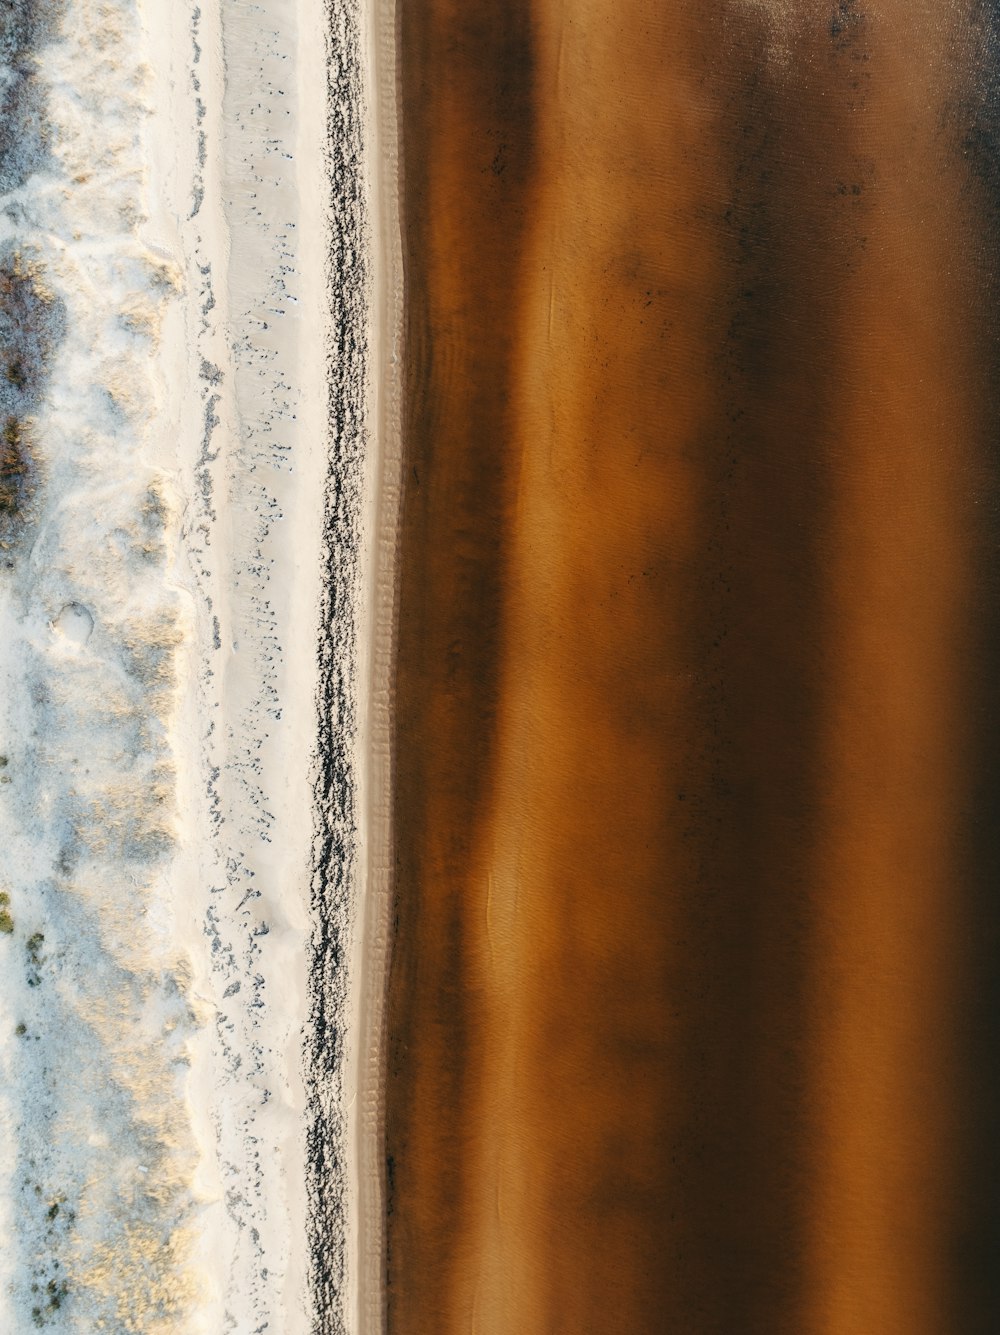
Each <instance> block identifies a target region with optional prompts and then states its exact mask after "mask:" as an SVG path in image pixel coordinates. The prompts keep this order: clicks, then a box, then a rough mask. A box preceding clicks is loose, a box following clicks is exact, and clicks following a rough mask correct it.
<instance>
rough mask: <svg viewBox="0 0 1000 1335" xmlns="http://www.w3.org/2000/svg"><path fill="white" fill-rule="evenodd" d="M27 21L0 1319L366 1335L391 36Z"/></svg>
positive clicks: (100, 12)
mask: <svg viewBox="0 0 1000 1335" xmlns="http://www.w3.org/2000/svg"><path fill="white" fill-rule="evenodd" d="M22 8H23V9H24V13H25V15H27V17H24V16H22V15H21V9H22ZM36 8H37V9H38V11H39V12H41V11H44V12H45V14H47V13H48V10H47V9H46V8H45V6H41V7H36ZM29 9H30V7H29V6H24V7H21V6H14V7H13V11H12V14H11V16H10V17H8V18H5V19H3V20H2V23H3V24H6V25H7V26H6V28H5V29H4V31H3V34H2V35H3V37H4V40H5V41H6V43H7V46H6V47H5V48H4V49H5V51H7V52H8V53H9V60H10V62H11V64H10V66H9V69H10V71H13V73H12V74H10V77H9V79H8V82H7V84H5V87H6V88H8V90H11V89H12V90H13V91H12V92H11V91H8V93H7V94H5V96H7V97H8V98H10V97H15V96H16V97H17V98H18V99H19V101H18V102H17V107H18V108H19V110H18V114H19V115H21V116H22V117H25V118H27V119H25V121H24V123H25V125H27V126H29V127H30V125H31V124H32V123H33V122H32V121H31V116H36V117H37V119H38V122H39V124H42V123H44V125H45V126H46V136H45V137H44V138H43V137H41V136H40V137H39V139H38V148H37V152H36V155H35V157H34V158H32V157H31V156H30V154H29V153H28V152H27V149H26V150H25V152H24V153H22V158H23V161H22V160H21V159H16V160H15V159H14V158H12V157H11V155H10V153H9V152H8V154H7V157H6V158H5V162H6V164H7V165H6V168H5V172H6V175H5V176H4V177H3V180H2V181H0V186H2V188H3V191H4V192H5V193H4V196H3V203H4V215H3V216H4V221H3V225H2V234H0V246H4V247H6V250H5V252H4V253H5V255H6V256H7V257H8V259H7V260H5V261H4V263H5V264H7V266H8V268H7V269H5V271H4V272H5V273H7V272H8V270H9V273H10V277H9V278H5V279H4V282H5V283H6V284H7V287H6V288H5V292H6V294H7V296H5V301H6V303H7V304H6V305H5V307H4V317H3V318H4V320H5V321H7V324H6V325H5V329H6V330H7V343H6V344H5V347H6V348H10V347H12V346H13V344H12V343H11V340H12V339H13V340H14V342H15V343H16V342H17V340H20V341H21V342H20V343H19V344H18V345H17V346H23V347H24V348H25V349H28V350H29V351H30V349H31V348H35V347H36V345H37V347H38V348H39V349H40V351H39V352H38V353H37V355H36V354H35V353H31V355H32V356H36V361H37V369H35V364H34V363H31V364H30V365H29V363H28V361H27V360H26V359H27V357H28V355H29V351H25V352H24V353H22V354H20V356H21V361H17V362H11V363H10V365H11V366H12V367H13V370H11V371H10V372H9V375H8V380H9V383H10V385H11V386H13V388H12V389H11V390H10V391H4V393H5V394H7V396H8V397H10V395H11V394H13V395H14V398H13V399H12V400H11V404H10V405H8V407H7V411H8V412H12V411H13V412H17V413H22V412H23V413H24V418H23V420H24V425H23V426H22V425H21V424H20V423H21V420H22V419H21V417H18V418H16V419H14V418H11V419H10V421H12V422H14V425H10V426H9V427H8V432H7V434H8V437H9V441H10V442H13V443H9V444H8V447H7V448H8V452H9V457H7V456H5V458H6V462H5V465H4V467H5V470H7V471H6V472H5V478H6V477H10V478H12V479H14V481H13V482H12V483H11V484H9V485H10V488H11V490H10V491H9V493H5V496H9V499H7V500H5V502H4V504H5V506H6V511H5V516H6V517H4V518H3V522H4V524H5V525H6V527H5V530H4V535H3V538H4V551H5V552H7V553H8V559H7V568H8V569H7V577H6V582H5V583H4V586H3V588H2V589H0V621H2V625H3V643H4V649H3V655H2V656H3V668H4V672H5V676H6V679H7V681H8V684H9V689H8V693H7V706H6V713H5V723H4V728H5V742H4V746H3V750H4V752H5V753H6V754H5V756H4V760H3V766H4V778H5V785H6V786H5V787H4V789H3V794H2V796H3V797H4V799H5V802H4V805H3V808H2V810H0V823H2V824H3V828H4V832H5V838H7V839H8V840H9V842H10V846H11V848H12V852H13V853H14V858H13V861H12V862H11V863H10V866H9V868H8V870H7V873H6V876H5V880H4V885H3V887H2V892H3V895H4V900H3V904H4V916H3V918H2V923H3V927H4V934H3V936H2V937H0V950H3V951H6V952H8V953H9V954H10V956H11V961H12V962H13V961H14V960H15V959H17V958H18V956H19V957H20V964H19V967H17V968H14V967H13V966H12V964H11V965H7V964H5V966H4V974H5V979H6V981H5V982H4V984H3V988H4V1015H5V1017H6V1019H5V1029H4V1032H3V1034H2V1036H0V1063H2V1067H3V1072H4V1079H5V1089H6V1093H5V1095H4V1096H3V1099H2V1101H0V1102H2V1108H0V1117H2V1124H3V1127H4V1130H5V1133H6V1134H7V1136H8V1139H9V1140H10V1143H11V1144H13V1145H15V1146H16V1147H17V1152H16V1155H15V1156H14V1157H13V1158H12V1160H11V1162H10V1165H9V1166H8V1167H7V1168H6V1169H5V1170H4V1176H5V1185H4V1187H3V1194H2V1218H3V1219H4V1220H5V1221H6V1225H7V1226H8V1227H9V1228H12V1229H13V1230H14V1232H15V1234H16V1236H17V1237H18V1238H19V1242H20V1244H21V1245H20V1247H19V1248H13V1249H8V1250H7V1251H6V1252H5V1256H4V1259H3V1261H2V1263H0V1268H2V1276H0V1279H2V1284H0V1288H2V1292H0V1325H2V1326H3V1327H4V1329H9V1330H12V1331H13V1330H18V1331H20V1330H26V1329H28V1328H29V1326H30V1325H31V1324H32V1323H34V1324H35V1325H46V1326H49V1327H51V1328H53V1329H58V1330H66V1331H70V1330H72V1331H81V1332H82V1331H91V1330H95V1331H96V1330H104V1329H114V1330H116V1331H117V1330H120V1331H123V1332H124V1331H136V1332H139V1331H141V1332H143V1335H160V1333H161V1332H162V1335H167V1332H175V1331H176V1332H184V1335H194V1333H195V1332H205V1335H220V1332H223V1331H235V1332H241V1333H243V1332H245V1333H246V1335H250V1333H251V1332H252V1331H259V1330H263V1329H265V1328H267V1329H271V1330H280V1331H281V1332H282V1333H283V1335H305V1333H306V1332H340V1331H355V1330H360V1329H362V1326H363V1323H362V1320H361V1316H360V1311H361V1307H362V1305H363V1304H365V1305H367V1309H368V1311H369V1315H368V1316H367V1318H366V1324H364V1327H363V1328H365V1329H368V1330H376V1329H379V1328H380V1320H381V1318H380V1316H379V1310H380V1306H381V1294H380V1289H379V1276H380V1273H381V1264H380V1260H379V1258H380V1256H381V1231H382V1226H381V1210H382V1204H381V1187H380V1172H379V1167H378V1163H379V1155H378V1154H377V1152H376V1150H375V1148H374V1146H375V1137H376V1136H377V1135H378V1127H379V1111H378V1108H379V1092H378V1091H379V1073H380V1069H381V1068H380V1058H379V1055H378V1054H379V1048H378V1042H377V1036H378V1033H379V1031H380V1025H381V1019H380V1012H379V1005H380V998H381V996H382V992H383V990H384V984H383V979H382V975H381V970H382V969H383V967H384V959H385V950H386V941H387V927H388V916H387V903H388V901H387V898H386V895H387V888H388V882H387V871H386V868H387V866H388V857H389V855H388V851H387V850H388V843H387V839H388V825H387V810H388V805H387V792H388V782H389V776H388V770H387V760H386V754H387V741H386V734H387V726H388V725H387V710H388V685H387V682H388V671H389V662H390V655H391V625H392V560H393V546H394V539H393V532H394V529H393V523H394V521H393V514H394V511H395V504H396V502H395V499H394V496H395V489H396V488H397V486H398V483H397V481H396V477H395V473H394V468H395V467H397V465H396V464H395V463H391V462H390V463H389V464H386V465H383V462H382V455H381V454H380V452H379V450H378V448H377V446H378V441H379V439H380V438H381V434H383V433H388V435H389V437H391V438H393V439H395V437H394V436H393V434H392V433H393V430H394V428H393V427H392V425H391V423H392V420H393V406H392V396H391V393H389V394H387V393H386V391H385V390H384V389H383V388H382V385H383V383H384V384H386V385H387V384H389V383H390V382H391V373H392V364H393V362H394V359H395V358H396V357H397V356H398V351H397V350H395V349H393V347H392V341H391V339H388V340H384V339H383V337H382V321H383V320H387V321H390V322H392V321H397V322H398V315H397V314H396V307H395V305H394V302H395V300H396V296H395V287H394V284H395V283H396V282H397V275H396V272H395V270H391V263H390V257H391V255H392V253H393V252H392V248H391V243H390V244H389V245H388V247H387V248H385V249H384V250H378V249H377V238H378V237H380V236H381V235H382V234H383V231H385V232H386V233H387V234H388V235H389V236H392V235H395V234H396V233H395V231H394V224H393V226H388V227H384V226H383V224H382V222H381V221H378V219H379V218H381V216H382V215H381V212H380V211H382V212H384V213H386V214H387V215H388V214H391V213H392V210H393V209H394V207H395V205H394V200H393V194H392V186H391V179H392V178H391V173H390V175H389V176H388V177H387V178H386V181H387V182H388V183H389V184H388V186H387V189H386V193H385V195H384V196H383V195H382V194H380V191H379V182H378V177H377V176H376V174H374V173H373V172H372V171H371V169H370V161H369V158H368V157H366V154H371V153H372V152H374V151H375V145H376V144H377V143H381V144H382V145H383V148H382V149H381V150H380V151H382V152H384V154H385V156H386V161H387V162H389V161H391V149H390V148H389V147H388V145H389V143H390V142H391V120H390V121H387V122H386V125H387V128H386V129H385V130H384V131H382V130H381V129H380V128H379V125H380V119H379V117H378V116H377V115H376V107H375V91H374V90H375V87H376V79H377V77H379V75H378V71H377V68H376V53H377V51H378V50H379V46H380V43H381V46H382V51H383V55H382V56H381V57H380V60H381V61H385V60H389V61H391V22H392V21H391V17H389V18H387V17H386V11H385V10H383V9H380V10H379V11H378V13H377V14H376V11H375V9H374V7H373V8H372V9H371V11H370V12H369V11H368V10H365V11H362V10H360V9H356V8H354V7H353V6H348V5H344V6H338V5H327V4H325V3H323V2H322V0H299V2H298V3H293V2H292V0H270V2H269V3H267V4H249V3H245V2H243V0H219V2H218V3H213V4H207V5H198V4H193V3H191V4H188V3H184V4H179V5H170V4H165V3H159V0H141V2H140V3H136V0H115V3H111V4H106V3H105V4H98V3H96V0H66V3H64V4H62V5H53V6H52V7H51V11H52V12H51V17H50V18H46V17H44V16H43V17H42V18H40V19H37V21H36V19H34V18H31V17H30V15H29V14H28V11H29ZM14 11H16V12H14ZM32 12H34V11H32ZM22 70H24V71H28V73H26V74H21V73H18V71H22ZM390 77H391V76H390ZM18 80H20V82H18ZM32 99H34V100H32ZM11 105H13V104H11ZM384 109H385V110H387V111H391V110H392V99H391V97H390V98H388V99H387V100H386V101H385V108H384ZM380 135H381V136H382V138H381V139H380V138H379V136H380ZM24 143H26V144H27V143H28V140H27V132H26V134H25V137H24ZM46 143H47V144H48V145H49V147H48V148H46V147H45V144H46ZM28 147H29V148H30V144H28ZM373 220H374V225H373ZM390 270H391V271H392V274H393V276H392V277H390V276H389V274H390ZM22 273H23V277H22V276H20V275H22ZM376 289H377V290H378V293H379V296H378V301H377V302H376V300H375V293H376ZM12 293H13V294H14V296H16V298H17V301H18V302H20V305H19V306H16V307H15V305H13V304H12V303H13V301H14V296H11V295H10V294H12ZM21 293H23V296H22V295H18V294H21ZM33 294H37V295H33ZM32 303H34V304H32ZM19 311H20V312H21V314H20V315H19V314H18V312H19ZM18 319H20V320H21V324H20V325H18V324H17V323H16V321H17V320H18ZM29 319H30V320H31V321H33V322H34V323H33V325H32V326H31V327H30V328H29V327H28V324H27V323H26V322H27V321H28V320H29ZM43 321H48V323H47V324H44V323H43ZM12 322H13V323H12ZM39 329H41V335H39V333H38V330H39ZM39 337H41V338H42V341H41V343H39V342H38V339H39ZM32 339H34V340H35V341H34V342H31V340H32ZM25 340H27V341H25ZM375 348H378V349H379V356H380V357H382V358H383V359H384V360H383V362H382V363H381V364H377V363H376V361H375V359H374V353H373V351H372V350H373V349H375ZM10 356H14V353H12V352H8V357H10ZM22 363H23V366H24V367H25V368H27V369H23V370H22ZM383 377H384V381H383ZM5 383H7V382H5ZM379 423H383V424H384V425H382V426H379V425H378V424H379ZM29 432H30V436H29ZM397 435H398V433H397ZM36 440H37V442H38V446H37V451H38V452H37V455H35V456H30V455H29V454H28V453H27V450H28V447H29V443H33V442H34V441H36ZM394 448H395V449H396V454H392V452H391V451H390V452H389V453H388V454H387V455H386V458H388V459H396V458H398V446H397V447H394ZM35 460H37V470H36V464H35ZM22 478H23V479H26V481H25V482H24V483H23V484H22V481H21V479H22ZM36 479H37V480H36ZM4 485H5V486H8V483H6V482H5V484H4ZM15 487H16V488H17V490H16V491H15V490H13V488H15ZM376 572H378V573H376ZM373 702H374V703H373ZM29 812H32V814H31V816H30V818H29V817H28V815H27V813H29ZM369 884H370V885H372V886H373V887H375V889H374V891H373V892H369V890H368V888H367V887H368V886H369ZM379 895H381V899H379ZM8 920H9V924H10V930H9V931H8V930H7V923H8ZM363 1017H365V1018H363ZM7 1020H9V1023H7ZM77 1062H82V1078H81V1073H78V1072H75V1074H74V1078H73V1079H72V1080H70V1079H68V1078H67V1077H68V1074H69V1072H70V1069H71V1064H72V1066H73V1067H74V1068H75V1065H76V1063H77ZM25 1193H28V1196H29V1197H31V1198H34V1197H37V1200H38V1206H37V1211H38V1215H37V1222H32V1217H31V1216H30V1212H29V1214H25V1212H24V1209H23V1206H19V1205H18V1204H17V1202H18V1201H19V1200H20V1199H22V1198H24V1196H25ZM362 1202H363V1208H362ZM15 1214H17V1215H18V1222H17V1225H16V1228H15V1227H14V1224H13V1220H14V1217H15ZM45 1258H47V1259H45ZM40 1267H41V1268H40Z"/></svg>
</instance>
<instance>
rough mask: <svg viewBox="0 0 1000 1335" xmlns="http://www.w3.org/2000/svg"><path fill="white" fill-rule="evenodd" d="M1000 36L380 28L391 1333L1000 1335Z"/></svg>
mask: <svg viewBox="0 0 1000 1335" xmlns="http://www.w3.org/2000/svg"><path fill="white" fill-rule="evenodd" d="M975 13H976V18H975V21H973V20H971V19H970V17H969V13H968V12H966V11H965V10H962V11H959V9H957V8H954V9H953V8H951V7H948V6H940V5H937V6H932V5H930V4H926V3H917V4H913V3H909V4H906V5H903V4H902V3H889V2H886V3H882V4H879V5H871V6H868V7H865V6H863V5H861V4H854V3H847V2H843V0H842V2H841V3H838V4H835V5H832V6H826V5H820V4H815V3H800V4H790V3H789V4H779V3H777V0H775V3H772V4H767V3H763V2H755V0H742V2H740V3H714V4H708V5H693V4H689V3H680V2H679V0H673V3H668V4H661V3H653V0H574V3H560V0H520V2H518V0H508V2H506V3H503V4H501V3H499V0H490V2H484V0H479V2H477V3H471V2H470V3H466V4H464V5H458V4H452V3H443V2H442V0H426V2H425V3H421V4H417V3H414V2H413V0H409V2H408V3H403V4H402V6H401V40H400V67H401V73H402V90H401V133H402V150H403V162H404V176H405V181H404V192H403V212H404V229H405V231H404V238H405V256H406V275H407V339H408V344H407V355H406V376H407V380H406V399H407V415H406V423H405V433H406V450H407V473H408V477H407V496H406V504H405V514H404V531H403V544H402V558H401V570H402V577H401V602H400V607H401V624H400V642H399V662H398V698H397V724H396V752H397V766H398V774H399V781H398V791H397V798H396V824H397V866H398V876H397V903H398V922H397V929H396V937H395V947H394V949H395V957H394V959H395V962H394V969H393V978H392V984H391V992H390V1017H389V1025H390V1040H391V1042H390V1064H389V1069H388V1072H387V1137H388V1144H387V1154H388V1161H389V1162H388V1177H389V1209H390V1215H389V1221H388V1244H389V1254H388V1280H389V1329H390V1333H391V1335H417V1332H420V1333H421V1335H422V1333H423V1332H426V1331H431V1330H433V1331H435V1332H450V1331H456V1332H457V1331H462V1332H463V1333H464V1332H468V1331H474V1332H476V1333H477V1335H505V1333H506V1332H508V1331H510V1332H515V1331H517V1332H523V1331H532V1332H536V1331H537V1332H546V1333H549V1332H552V1333H553V1335H562V1333H565V1335H571V1333H573V1332H583V1331H598V1330H599V1331H601V1332H622V1333H623V1335H624V1333H625V1332H628V1333H629V1335H633V1333H635V1335H642V1333H643V1332H648V1333H649V1335H653V1333H654V1332H662V1331H678V1332H684V1335H694V1333H697V1332H726V1333H727V1335H728V1332H732V1331H740V1332H758V1331H759V1332H762V1333H763V1332H769V1333H770V1332H781V1331H787V1332H789V1335H791V1333H792V1332H794V1333H795V1335H799V1333H801V1332H804V1333H806V1335H855V1333H857V1335H863V1333H867V1332H872V1331H878V1332H880V1335H895V1333H896V1332H899V1333H900V1335H903V1332H906V1333H907V1335H925V1333H926V1335H931V1332H935V1333H936V1332H940V1335H945V1332H952V1331H955V1330H959V1329H961V1330H963V1331H966V1330H968V1331H979V1330H982V1331H984V1332H985V1331H987V1330H989V1329H991V1328H992V1323H993V1318H994V1314H995V1312H996V1310H997V1305H996V1297H997V1295H996V1293H995V1292H994V1290H993V1289H992V1288H991V1281H990V1279H989V1277H988V1276H989V1267H988V1264H987V1260H988V1256H989V1254H990V1248H991V1245H992V1240H994V1239H995V1236H996V1234H997V1231H998V1208H997V1206H996V1205H995V1204H994V1203H993V1199H992V1196H991V1194H990V1188H989V1187H988V1186H984V1185H982V1183H981V1182H980V1181H979V1180H977V1166H978V1167H979V1168H980V1169H982V1171H983V1172H984V1173H985V1174H987V1175H988V1176H989V1177H990V1179H991V1181H995V1170H996V1166H997V1158H998V1150H997V1149H996V1148H995V1147H994V1146H993V1144H992V1141H993V1140H994V1139H995V1135H994V1134H993V1132H994V1129H995V1127H996V1116H995V1114H996V1112H997V1110H998V1104H1000V1095H998V1091H997V1090H996V1088H995V1087H994V1086H995V1084H996V1082H995V1080H993V1079H992V1078H991V1077H989V1075H988V1074H986V1073H984V1065H983V1064H984V1063H985V1062H988V1061H989V1060H990V1037H991V1036H992V1035H994V1034H995V1022H994V1021H993V1019H992V1017H991V1015H990V1003H991V1001H992V999H993V997H994V990H995V983H994V981H993V980H994V979H995V968H994V966H993V964H992V962H991V958H990V950H991V948H992V947H993V946H994V945H995V944H996V942H997V940H998V938H1000V932H998V919H1000V912H998V910H997V909H995V908H994V907H993V905H992V900H991V895H990V886H991V885H992V884H993V883H995V879H996V877H995V873H996V871H997V853H996V836H995V835H994V834H993V832H992V823H991V821H990V818H989V811H990V809H991V803H992V800H993V798H994V797H995V794H996V792H997V788H998V784H997V768H998V767H997V764H996V747H995V743H994V742H993V741H992V740H991V738H992V736H995V732H996V724H997V721H998V720H997V708H996V705H995V704H994V703H993V695H994V693H995V692H994V689H993V682H994V681H995V680H996V672H995V668H996V665H997V661H998V657H1000V655H998V653H997V645H998V640H1000V637H998V635H997V613H996V612H995V611H994V610H993V608H992V604H991V602H990V600H991V599H993V600H994V601H995V595H996V593H997V583H998V581H997V579H996V574H995V569H994V567H993V565H992V564H991V563H995V560H996V555H995V546H996V532H995V529H996V522H997V521H996V508H997V506H996V500H997V494H998V492H997V480H996V476H995V468H996V465H995V460H994V459H993V457H992V450H993V448H994V446H993V443H992V435H993V434H994V426H995V422H996V408H997V391H996V389H995V388H994V387H993V384H994V381H995V376H996V369H997V355H996V354H997V347H996V337H995V333H994V332H993V321H992V316H991V314H990V313H989V310H988V303H989V301H990V300H991V299H992V298H993V297H994V296H995V293H996V271H995V263H994V261H993V259H992V257H991V253H990V245H989V244H987V240H988V238H995V236H996V234H997V203H996V200H997V198H998V197H1000V194H998V191H997V188H996V187H997V182H998V180H1000V168H998V166H997V163H998V162H1000V157H998V156H997V155H996V153H995V143H994V137H995V125H994V120H993V119H991V117H995V116H996V113H995V111H991V108H992V107H993V105H994V98H995V94H994V92H993V90H992V84H991V82H990V79H991V71H990V68H989V65H990V61H991V60H993V59H995V54H994V53H993V52H992V46H991V43H993V44H994V45H995V34H994V31H993V22H994V21H993V20H992V19H991V18H990V14H991V11H990V10H988V9H987V8H981V9H979V10H977V11H975ZM998 123H1000V120H998ZM991 988H993V989H994V990H991Z"/></svg>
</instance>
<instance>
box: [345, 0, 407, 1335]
mask: <svg viewBox="0 0 1000 1335" xmlns="http://www.w3.org/2000/svg"><path fill="white" fill-rule="evenodd" d="M364 13H365V19H366V22H367V25H368V26H367V31H366V33H365V38H366V48H367V76H368V96H367V97H366V112H367V117H366V125H367V131H368V142H369V146H370V147H369V153H368V164H367V165H368V184H369V190H370V201H371V204H370V207H371V225H370V237H371V251H372V259H373V270H374V301H373V303H372V306H371V319H372V335H371V337H372V349H373V357H372V361H373V366H372V375H371V392H372V419H371V420H372V422H373V424H374V433H373V442H372V449H371V452H370V453H371V460H370V466H369V470H368V483H367V496H368V505H367V507H366V509H367V515H366V518H367V524H368V529H369V535H370V539H369V540H370V541H371V539H374V541H371V547H370V563H371V569H370V571H369V578H368V583H367V587H368V590H369V595H370V598H371V603H370V606H369V608H368V609H367V612H368V616H367V631H368V634H367V640H368V647H369V655H368V662H367V664H366V665H364V666H365V667H366V668H367V670H363V675H362V678H361V680H362V681H363V682H365V683H366V684H367V688H368V690H369V692H370V696H369V702H368V709H367V710H366V711H365V714H364V717H366V718H367V720H368V725H369V734H368V736H367V738H365V739H364V740H365V743H366V744H365V745H364V750H363V757H364V759H363V760H362V763H361V774H362V776H363V778H362V805H361V811H362V813H363V819H366V820H367V822H368V835H369V837H368V839H367V841H364V840H363V847H366V852H367V857H366V861H365V865H364V867H363V880H362V885H363V886H364V891H363V893H364V904H363V907H362V911H361V913H360V915H359V922H360V925H361V928H362V931H363V933H364V939H363V942H362V964H361V968H360V970H359V971H358V973H357V975H356V978H357V981H356V986H355V992H354V1000H355V1014H356V1016H357V1034H358V1041H359V1042H360V1043H362V1044H363V1045H364V1052H365V1060H364V1061H363V1062H360V1063H359V1065H358V1073H357V1080H358V1091H357V1092H358V1100H359V1104H360V1107H361V1114H360V1116H359V1117H358V1118H357V1123H356V1130H355V1135H356V1138H357V1150H358V1183H359V1198H358V1227H359V1239H358V1261H359V1266H358V1282H359V1293H358V1299H359V1306H358V1309H357V1316H358V1324H357V1330H358V1335H382V1332H383V1331H384V1329H385V1326H386V1301H385V1300H386V1292H385V1259H386V1258H385V1248H386V1224H385V1206H386V1200H385V1190H386V1184H385V1180H384V1176H385V1174H384V1168H385V1165H384V1152H385V1146H384V1140H385V1136H384V1121H385V1040H386V1003H387V996H388V982H389V967H390V956H391V949H392V941H391V921H392V895H393V884H392V866H393V857H392V801H393V748H392V728H393V709H394V692H393V674H394V656H395V644H396V635H397V613H398V563H399V551H400V538H401V521H402V468H403V459H402V455H403V447H402V421H401V414H402V385H401V376H402V367H403V361H402V358H403V347H402V341H403V301H404V290H403V262H402V241H401V231H400V229H401V219H400V190H399V170H400V164H399V143H398V129H397V117H398V98H399V89H398V78H397V67H396V62H397V46H396V41H397V39H396V3H395V0H368V3H367V4H366V6H365V10H364ZM365 761H367V764H365Z"/></svg>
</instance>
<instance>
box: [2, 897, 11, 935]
mask: <svg viewBox="0 0 1000 1335" xmlns="http://www.w3.org/2000/svg"><path fill="white" fill-rule="evenodd" d="M13 930H14V919H13V918H12V917H11V916H10V895H8V893H7V891H6V890H0V932H2V933H3V934H4V936H10V934H11V932H13Z"/></svg>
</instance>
